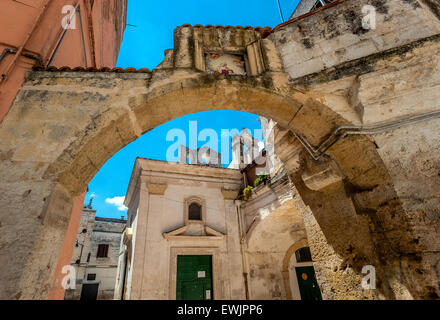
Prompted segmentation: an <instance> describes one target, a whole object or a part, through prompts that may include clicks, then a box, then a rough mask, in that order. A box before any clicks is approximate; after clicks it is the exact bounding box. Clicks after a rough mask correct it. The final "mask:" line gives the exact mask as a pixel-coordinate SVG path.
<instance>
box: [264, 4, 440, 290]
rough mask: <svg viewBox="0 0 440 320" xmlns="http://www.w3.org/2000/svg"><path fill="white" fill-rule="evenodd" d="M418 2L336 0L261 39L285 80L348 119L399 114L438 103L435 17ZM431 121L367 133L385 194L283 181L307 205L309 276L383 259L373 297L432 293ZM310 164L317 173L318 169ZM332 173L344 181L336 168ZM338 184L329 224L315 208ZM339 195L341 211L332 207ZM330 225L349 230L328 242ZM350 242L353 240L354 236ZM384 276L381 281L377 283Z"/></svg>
mask: <svg viewBox="0 0 440 320" xmlns="http://www.w3.org/2000/svg"><path fill="white" fill-rule="evenodd" d="M365 4H370V5H373V6H375V7H376V10H377V28H376V29H375V30H365V29H363V28H362V27H361V23H360V21H361V19H362V13H361V8H362V6H363V5H365ZM427 4H428V3H427V1H397V0H395V1H356V2H355V1H345V2H343V3H341V4H338V5H336V6H334V7H331V8H329V9H326V10H322V11H319V12H317V13H316V14H314V15H312V16H310V17H307V18H306V19H302V20H298V21H295V22H294V23H292V24H289V25H286V26H284V27H282V28H281V29H280V30H278V31H277V32H275V33H274V34H272V35H271V36H270V38H271V39H272V40H273V41H274V42H275V43H277V45H279V47H280V48H281V49H280V52H281V55H282V58H283V63H284V66H285V68H286V70H287V71H288V72H289V75H290V76H291V78H292V79H291V81H292V84H293V85H298V86H300V87H301V88H302V90H303V92H306V93H308V94H312V95H313V96H314V97H315V98H316V99H318V100H319V101H321V102H323V103H325V104H326V105H328V106H329V107H330V108H331V109H332V110H334V111H335V112H337V113H338V114H340V115H341V116H342V117H344V118H345V119H347V120H349V121H350V122H352V123H354V124H358V125H361V124H364V125H373V124H377V123H384V122H387V121H388V122H389V121H392V120H396V119H400V120H402V119H406V118H408V117H413V116H415V115H420V114H426V113H432V112H436V111H438V110H440V103H439V96H438V92H440V91H439V87H438V86H439V72H438V71H439V70H438V59H439V56H440V50H439V48H440V47H439V37H438V35H437V34H438V33H439V27H440V24H439V20H438V19H437V18H438V15H436V10H435V8H434V7H433V6H429V5H428V6H427ZM323 30H324V32H323ZM311 40H313V41H311ZM435 117H437V118H435ZM432 118H433V119H432V120H429V121H425V122H423V123H415V124H411V125H409V126H406V127H403V128H401V129H393V130H387V131H386V132H384V133H379V134H374V135H371V136H370V137H371V139H372V140H373V141H374V143H375V145H376V149H377V152H378V153H379V154H380V156H381V159H382V161H383V163H384V165H385V166H386V167H387V170H389V173H390V179H391V181H390V182H391V183H392V185H393V189H394V191H391V190H390V191H388V190H387V189H388V187H386V186H380V185H373V186H371V188H369V189H366V190H362V189H360V190H357V191H356V190H354V189H353V186H352V185H350V184H347V183H346V181H345V182H343V184H340V183H337V184H333V183H330V182H327V183H325V181H324V183H323V184H322V186H321V187H320V188H318V189H319V191H320V192H319V194H316V195H313V192H312V190H310V188H308V187H306V186H305V185H304V183H303V180H304V174H302V177H297V178H296V179H293V180H294V182H295V184H296V186H297V187H298V188H299V190H300V193H301V196H302V197H303V199H304V201H305V202H306V203H307V204H309V205H310V206H311V207H312V211H313V215H310V214H309V215H306V216H305V223H306V226H307V230H308V237H309V241H310V242H311V243H312V247H313V249H312V251H313V253H314V259H317V260H320V261H322V264H321V267H320V266H316V264H315V268H318V269H322V270H317V273H318V274H319V273H321V271H323V270H327V271H325V272H324V271H323V273H327V276H325V277H322V279H320V277H319V276H318V279H320V283H321V284H323V282H322V281H325V282H327V281H328V279H331V278H332V274H333V275H334V276H336V275H337V274H338V273H337V272H336V273H335V272H334V271H335V270H338V268H341V267H342V268H343V269H344V270H346V271H344V272H346V273H347V272H348V273H351V272H352V269H351V267H353V269H358V271H357V272H358V276H356V275H355V273H356V272H355V273H354V274H353V276H354V277H355V279H354V280H353V281H352V282H353V283H359V282H360V277H359V270H360V267H361V265H362V264H366V263H367V262H368V261H369V263H371V264H373V265H374V264H376V265H379V264H381V263H383V262H382V261H385V260H384V259H386V261H387V264H388V267H385V268H383V269H381V268H378V269H377V272H378V279H379V286H382V288H381V289H380V290H379V291H376V292H375V293H374V295H376V296H377V297H379V298H380V297H384V298H392V297H395V298H436V297H438V295H439V287H438V279H439V278H438V277H439V271H438V267H439V262H438V261H440V256H439V250H438V244H439V242H438V241H436V240H435V239H436V238H437V234H438V230H439V229H438V226H439V209H438V208H439V207H440V203H439V197H438V194H439V192H438V190H439V184H440V180H439V175H438V169H439V168H440V156H439V153H438V148H439V145H440V144H439V142H440V141H439V136H438V133H437V131H438V130H437V129H436V128H438V126H439V121H440V120H439V119H438V115H437V116H435V115H434V116H433V117H432ZM336 127H337V126H335V127H334V128H336ZM347 139H348V138H347ZM321 141H323V139H321ZM319 143H320V141H317V142H316V144H314V145H315V147H316V146H317V145H319ZM335 148H337V146H335ZM436 151H437V152H436ZM345 152H346V156H347V157H353V156H356V155H355V154H353V151H352V150H348V149H346V150H345ZM330 153H331V152H330ZM293 156H294V157H295V153H293ZM296 157H297V155H296ZM287 158H288V157H287ZM287 158H286V157H284V159H285V160H286V159H287ZM305 158H307V156H304V157H303V159H305ZM298 159H299V158H298ZM313 162H316V161H315V160H312V159H311V158H309V159H308V160H304V162H303V166H305V167H309V168H310V167H313V166H316V165H314V164H312V163H313ZM321 162H325V160H324V159H322V161H321ZM307 163H308V164H307ZM318 167H319V165H318ZM303 168H304V167H303ZM303 170H304V169H303ZM306 170H307V169H306ZM309 170H310V169H309ZM312 171H313V170H312ZM319 171H321V176H322V177H323V179H324V177H325V174H324V173H325V172H326V170H325V169H322V168H321V169H318V172H319ZM336 171H337V170H336ZM315 175H316V174H315ZM316 176H319V174H318V175H316ZM314 178H315V179H316V177H314ZM341 179H342V180H344V175H342V176H341ZM305 184H306V185H307V182H306V183H305ZM338 184H339V186H338ZM315 186H316V185H315ZM321 188H322V189H321ZM356 188H358V187H356ZM356 188H355V189H356ZM338 189H339V190H338ZM344 189H345V193H346V194H347V196H348V197H347V198H346V199H345V200H344V199H342V198H340V200H338V203H339V208H337V209H336V210H338V211H339V212H341V213H342V212H343V213H344V214H345V215H348V216H346V217H345V218H344V219H343V221H340V222H336V220H334V217H335V216H334V215H333V216H332V217H333V220H332V221H326V217H328V216H329V211H328V209H327V210H324V211H323V212H322V213H319V212H320V211H321V209H320V207H321V208H323V207H326V205H325V204H324V203H325V202H326V200H325V198H324V197H323V192H324V193H327V194H328V195H331V194H334V195H333V196H332V197H337V195H342V194H343V193H344V191H343V190H344ZM334 200H335V199H327V201H332V202H333V201H334ZM344 202H345V203H346V204H347V206H348V207H347V208H346V209H342V208H343V207H344V205H343V203H344ZM319 203H321V204H319ZM313 204H314V205H313ZM341 209H342V211H341ZM350 212H351V213H350ZM330 225H331V226H332V227H330V228H327V227H326V226H330ZM341 226H344V227H341ZM330 230H333V231H334V232H335V234H337V233H338V232H342V231H343V230H345V233H346V234H347V232H348V230H350V232H353V236H350V237H348V238H349V239H350V241H348V242H346V244H344V245H343V244H342V243H341V247H340V248H338V247H339V245H337V243H338V240H336V238H339V239H342V237H340V236H332V233H331V231H330ZM367 230H370V231H367ZM354 235H356V236H354ZM356 239H358V241H360V242H358V243H356ZM325 242H328V243H332V244H333V245H332V248H326V246H325V245H324V243H325ZM362 242H364V243H362ZM313 243H314V244H315V245H313ZM318 243H319V245H318ZM344 247H345V248H344ZM368 247H370V248H369V249H368ZM380 247H382V248H380ZM342 248H344V249H343V250H341V249H342ZM324 249H325V250H324ZM346 250H349V251H350V253H349V255H348V256H350V255H351V256H353V257H356V258H355V259H354V261H351V262H349V263H348V265H347V262H346V261H344V258H342V257H344V256H347V254H346V253H345V252H346ZM375 252H376V253H375ZM375 255H376V258H373V256H375ZM385 257H386V258H385ZM338 260H339V261H338ZM352 260H353V259H352ZM356 260H357V261H356ZM363 260H365V261H363ZM393 260H394V261H395V262H392V261H393ZM362 261H363V262H362ZM373 261H375V262H373ZM356 263H357V264H359V265H358V266H357V267H356ZM331 265H333V269H334V270H332V266H331ZM347 266H348V269H347ZM379 269H380V271H378V270H379ZM409 270H411V271H409ZM356 277H357V278H356ZM324 279H327V280H324ZM384 279H386V280H384ZM384 281H386V282H388V285H386V286H384V285H383V282H384ZM337 282H340V283H341V284H342V283H343V282H344V281H343V280H342V279H339V278H336V279H335V282H334V283H337ZM324 287H327V288H332V291H336V292H327V293H326V294H325V296H327V297H328V298H338V297H349V296H350V293H349V292H345V293H344V292H338V291H339V290H341V289H342V288H343V287H344V286H343V285H332V284H331V283H326V284H325V285H324ZM385 287H388V288H385ZM356 290H358V292H362V291H363V290H362V289H361V288H358V289H356ZM356 290H352V291H356ZM365 292H366V291H365ZM382 294H384V296H382ZM362 296H363V294H361V296H356V295H355V296H354V297H362Z"/></svg>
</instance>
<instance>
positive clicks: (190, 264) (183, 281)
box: [176, 255, 212, 300]
mask: <svg viewBox="0 0 440 320" xmlns="http://www.w3.org/2000/svg"><path fill="white" fill-rule="evenodd" d="M176 284H177V286H176V299H177V300H206V299H212V256H200V255H184V256H177V281H176ZM207 290H209V292H210V297H209V296H207V295H206V293H207Z"/></svg>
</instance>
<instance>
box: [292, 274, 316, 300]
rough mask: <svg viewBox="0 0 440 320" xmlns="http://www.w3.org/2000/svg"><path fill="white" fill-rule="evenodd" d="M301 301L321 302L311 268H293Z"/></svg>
mask: <svg viewBox="0 0 440 320" xmlns="http://www.w3.org/2000/svg"><path fill="white" fill-rule="evenodd" d="M295 271H296V277H297V279H298V286H299V292H300V294H301V300H322V296H321V290H320V289H319V285H318V281H316V276H315V269H314V268H313V267H295Z"/></svg>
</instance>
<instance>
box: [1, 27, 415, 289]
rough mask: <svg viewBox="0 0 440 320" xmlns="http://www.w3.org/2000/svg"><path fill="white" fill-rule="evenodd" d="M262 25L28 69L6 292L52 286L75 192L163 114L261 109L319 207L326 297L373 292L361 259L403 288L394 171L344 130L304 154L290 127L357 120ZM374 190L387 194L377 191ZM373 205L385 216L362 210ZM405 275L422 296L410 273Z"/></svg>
mask: <svg viewBox="0 0 440 320" xmlns="http://www.w3.org/2000/svg"><path fill="white" fill-rule="evenodd" d="M266 31H267V30H264V29H263V30H261V29H249V28H214V27H207V28H201V27H190V26H183V27H179V28H177V29H176V31H175V49H174V50H169V51H167V52H166V55H165V60H164V62H163V63H162V64H161V65H160V66H159V67H158V68H157V69H155V70H153V72H149V71H148V70H141V72H136V71H135V70H132V69H127V70H125V71H124V70H118V69H116V70H113V71H111V70H69V69H66V68H64V69H60V70H51V69H49V70H40V71H35V72H33V73H31V74H30V75H28V77H27V80H26V82H25V84H24V85H23V88H22V89H21V91H20V93H19V94H18V96H17V98H16V100H15V102H14V105H13V107H12V108H11V110H10V112H9V114H8V115H7V117H6V118H5V120H4V121H3V122H2V123H1V125H0V136H1V141H0V159H1V160H2V163H1V167H0V172H1V174H2V177H4V179H3V180H2V183H1V184H0V191H1V194H2V196H1V197H0V205H1V207H2V227H4V230H5V231H4V232H2V234H1V247H0V250H1V253H2V254H1V261H0V265H2V269H3V270H2V273H1V275H0V282H1V285H2V287H3V288H5V290H4V291H3V292H2V294H3V296H2V298H3V297H4V298H11V297H16V298H45V297H46V296H47V292H48V290H49V286H50V279H52V277H53V272H54V266H55V264H56V261H57V256H58V253H59V248H60V245H61V242H62V239H63V236H64V232H65V229H66V225H67V222H68V220H69V215H70V212H71V207H72V203H73V199H74V197H75V196H77V195H79V194H80V193H82V192H84V191H85V190H86V187H87V184H88V182H89V181H90V180H91V179H92V177H93V176H94V174H95V173H96V172H97V171H98V170H99V168H100V167H101V166H102V165H103V164H104V163H105V161H106V160H107V159H109V158H110V157H111V156H112V155H113V154H114V153H116V152H117V151H118V150H119V149H121V148H122V147H124V146H125V145H127V144H128V143H129V142H131V141H133V140H134V139H136V138H137V137H139V136H140V135H141V134H142V133H144V132H146V131H148V130H151V129H152V128H154V127H156V126H158V125H160V124H162V123H164V122H166V121H169V120H171V119H174V118H176V117H179V116H182V115H184V114H188V113H194V112H199V111H204V110H215V109H232V110H242V111H249V112H252V113H256V114H260V115H263V116H265V117H268V118H271V119H273V120H275V121H276V122H278V124H279V126H280V127H281V128H284V130H285V131H286V133H285V135H284V136H283V137H284V140H283V143H284V147H283V152H280V153H281V154H282V155H281V159H282V160H283V161H284V162H285V163H286V168H287V170H288V173H289V175H290V176H291V179H292V181H293V182H294V183H295V185H296V187H297V188H298V191H299V193H300V194H301V197H302V198H303V200H304V202H305V203H306V204H307V205H308V206H309V207H310V208H311V209H312V211H313V214H312V215H311V216H307V217H306V218H305V220H306V227H307V232H308V234H309V238H311V240H309V241H310V242H311V248H312V253H313V255H314V260H315V259H316V261H317V268H316V272H317V276H318V281H320V285H321V286H323V287H325V288H327V290H324V297H326V298H373V297H377V296H376V295H373V294H365V293H364V292H363V291H362V290H359V283H360V281H359V279H360V278H359V277H360V276H359V267H360V266H361V262H362V263H372V264H374V265H377V266H382V265H384V266H385V265H387V267H384V269H383V270H385V271H384V276H383V278H381V281H382V286H379V287H380V288H381V290H380V294H379V297H388V298H392V297H395V296H394V292H395V291H394V290H395V288H390V286H389V284H388V283H387V280H386V279H387V276H388V275H394V274H395V273H398V272H400V270H401V269H400V261H401V260H399V257H397V256H396V257H395V258H393V259H391V260H392V261H391V262H390V261H387V262H384V261H383V260H381V257H382V256H387V257H388V256H389V255H387V254H388V253H389V252H390V250H391V249H390V247H392V243H391V244H390V242H389V239H388V238H387V235H386V232H387V231H386V228H384V226H386V225H387V224H388V223H389V222H388V221H386V219H387V218H388V217H389V216H390V215H394V214H395V213H396V212H400V211H401V210H402V209H401V206H400V204H399V201H398V199H395V198H396V196H395V192H394V189H393V186H392V184H391V181H390V177H389V174H388V172H387V169H386V167H385V166H384V164H383V163H382V160H381V158H380V156H379V155H378V153H377V151H376V150H375V145H374V143H373V142H372V141H371V140H370V139H368V138H367V137H365V136H362V137H361V136H357V137H349V138H347V139H344V140H341V141H340V142H339V143H338V144H335V145H334V147H333V148H332V149H331V150H329V151H328V152H327V155H328V156H326V157H325V158H324V159H323V160H321V161H319V162H316V161H313V160H312V159H311V158H310V157H309V156H308V155H307V153H305V152H304V148H303V146H302V145H301V144H300V143H299V142H298V141H297V140H295V139H294V137H293V136H292V132H293V133H295V134H296V135H298V136H300V137H302V138H303V139H305V140H306V141H308V142H309V143H311V144H312V145H314V146H316V145H319V144H320V142H321V141H323V140H324V139H325V138H326V137H327V136H328V135H330V133H331V132H332V131H333V130H334V129H335V128H336V127H338V126H339V125H348V124H349V122H348V121H346V120H345V119H343V118H342V117H341V116H340V115H338V114H337V113H335V112H334V111H332V110H331V109H330V108H329V107H328V106H326V105H324V104H323V103H321V102H319V101H318V100H316V99H314V98H312V97H310V96H308V95H307V94H304V93H302V92H301V91H300V90H298V89H297V88H296V87H292V86H290V85H289V81H288V76H287V75H286V74H285V73H284V72H283V68H282V63H281V60H280V58H279V56H278V53H277V50H276V48H275V46H274V44H273V43H272V42H271V41H270V40H269V39H263V35H264V33H265V32H266ZM212 51H216V52H229V53H230V52H232V53H234V54H241V55H244V56H245V58H246V62H247V65H248V69H247V75H216V74H210V73H208V72H207V71H208V70H206V66H205V65H204V53H205V52H212ZM279 145H280V144H279ZM378 193H380V194H381V201H380V202H377V201H374V200H371V199H372V198H374V197H375V196H376V195H377V194H378ZM341 210H347V212H348V213H347V215H346V217H345V218H346V223H345V226H346V227H347V226H349V227H353V230H352V231H351V232H350V233H348V234H344V233H341V232H340V230H339V228H340V226H339V227H336V230H334V225H333V223H332V222H331V221H330V220H331V219H330V218H331V217H338V216H337V215H338V213H339V212H340V211H341ZM372 211H374V212H376V213H377V218H375V217H370V216H365V215H363V216H362V214H364V212H372ZM325 213H326V214H325ZM314 219H315V220H314ZM338 219H340V217H338V218H337V219H336V220H338ZM371 224H373V225H374V226H375V227H377V229H376V230H370V228H371ZM393 226H394V225H393ZM400 227H401V228H402V230H404V228H405V225H403V226H402V225H401V226H400ZM2 231H3V229H2ZM404 232H406V231H402V235H403V236H404V237H406V236H405V233H404ZM359 235H361V238H362V239H361V240H359V239H358V240H359V241H358V240H356V239H353V237H355V238H356V237H357V236H359ZM408 239H411V236H410V235H409V236H408ZM415 245H416V244H415ZM347 250H348V251H347ZM350 259H351V260H350ZM408 259H410V257H409V256H408ZM341 260H342V261H345V262H346V261H349V260H350V261H355V262H357V263H345V265H344V266H343V267H344V268H345V269H347V268H348V269H349V270H351V273H350V272H344V270H345V269H343V268H339V267H340V265H339V266H338V267H337V268H336V269H334V266H329V265H327V264H326V263H327V262H328V261H332V262H335V263H339V264H340V261H341ZM412 263H413V260H411V261H410V262H409V264H410V265H411V264H412ZM414 263H415V262H414ZM415 265H416V263H415V264H414V265H411V267H412V268H416V266H415ZM17 270H19V272H17ZM347 274H348V276H347ZM402 283H404V285H403V288H406V287H409V289H408V290H409V291H411V293H413V294H414V295H415V296H417V294H419V295H420V296H421V295H422V293H421V292H418V291H417V290H418V289H417V288H415V287H411V285H410V284H408V283H407V281H406V280H405V277H404V280H403V281H402ZM399 288H401V287H399ZM335 292H336V293H335Z"/></svg>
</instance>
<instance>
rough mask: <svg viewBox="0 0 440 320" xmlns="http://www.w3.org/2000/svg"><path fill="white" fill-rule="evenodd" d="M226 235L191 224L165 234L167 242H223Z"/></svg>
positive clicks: (203, 226)
mask: <svg viewBox="0 0 440 320" xmlns="http://www.w3.org/2000/svg"><path fill="white" fill-rule="evenodd" d="M224 236H225V235H224V234H223V233H221V232H220V231H217V230H214V229H213V228H211V227H208V226H206V225H204V224H201V223H189V224H187V225H185V226H183V227H180V228H178V229H175V230H173V231H170V232H165V233H163V237H164V238H165V239H167V240H222V239H223V238H224Z"/></svg>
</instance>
